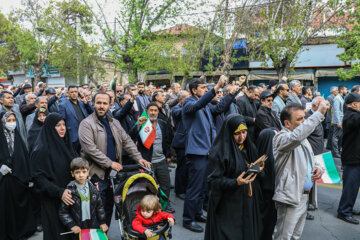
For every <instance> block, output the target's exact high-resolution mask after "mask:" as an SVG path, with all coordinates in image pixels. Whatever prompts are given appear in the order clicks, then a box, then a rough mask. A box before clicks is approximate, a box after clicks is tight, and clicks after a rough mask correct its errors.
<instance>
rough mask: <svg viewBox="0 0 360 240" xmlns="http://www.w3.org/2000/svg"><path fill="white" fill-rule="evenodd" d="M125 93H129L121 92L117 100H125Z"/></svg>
mask: <svg viewBox="0 0 360 240" xmlns="http://www.w3.org/2000/svg"><path fill="white" fill-rule="evenodd" d="M125 95H130V93H127V92H126V93H123V94H121V95H120V96H119V102H122V101H124V100H125Z"/></svg>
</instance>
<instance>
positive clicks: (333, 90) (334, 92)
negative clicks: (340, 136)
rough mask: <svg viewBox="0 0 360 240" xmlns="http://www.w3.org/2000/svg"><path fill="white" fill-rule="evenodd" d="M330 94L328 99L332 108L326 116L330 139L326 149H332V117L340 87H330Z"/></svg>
mask: <svg viewBox="0 0 360 240" xmlns="http://www.w3.org/2000/svg"><path fill="white" fill-rule="evenodd" d="M330 93H331V94H330V95H329V96H328V97H327V98H326V100H327V101H328V102H329V103H330V109H329V111H328V112H327V113H326V118H325V121H326V123H327V125H328V129H329V132H328V137H327V139H328V141H327V144H326V149H329V150H332V135H333V129H332V127H331V118H332V113H333V106H334V98H335V97H336V95H338V93H339V91H338V87H336V86H332V87H331V88H330Z"/></svg>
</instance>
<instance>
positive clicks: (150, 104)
mask: <svg viewBox="0 0 360 240" xmlns="http://www.w3.org/2000/svg"><path fill="white" fill-rule="evenodd" d="M150 107H157V108H158V109H159V106H158V105H157V104H156V103H155V102H151V103H149V104H148V105H147V106H146V111H147V110H149V108H150ZM159 110H160V109H159Z"/></svg>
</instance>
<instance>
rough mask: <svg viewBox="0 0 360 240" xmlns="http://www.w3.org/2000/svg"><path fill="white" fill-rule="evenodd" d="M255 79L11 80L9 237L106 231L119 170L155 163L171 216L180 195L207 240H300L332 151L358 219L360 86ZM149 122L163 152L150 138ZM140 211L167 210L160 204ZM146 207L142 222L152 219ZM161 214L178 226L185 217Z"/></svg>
mask: <svg viewBox="0 0 360 240" xmlns="http://www.w3.org/2000/svg"><path fill="white" fill-rule="evenodd" d="M245 82H246V77H244V76H243V77H240V78H239V80H238V81H234V82H232V83H228V79H227V77H225V76H221V77H220V78H219V80H218V82H217V83H216V84H215V85H209V84H207V82H206V80H205V77H200V78H194V79H191V80H190V81H189V83H188V84H187V85H186V86H183V88H182V87H181V85H180V84H179V83H173V84H172V85H171V86H170V88H168V89H167V88H166V86H165V87H158V88H156V87H155V86H153V85H149V86H146V84H145V83H143V82H138V83H136V84H134V83H129V84H126V85H124V86H120V85H116V78H114V79H113V80H112V81H111V83H103V84H100V85H99V86H97V87H90V86H89V85H88V84H83V85H81V86H76V85H71V86H68V87H67V88H66V89H59V88H58V89H55V88H51V87H47V86H46V83H42V82H41V83H39V84H37V85H36V87H33V86H32V85H30V84H29V83H27V82H25V83H24V84H21V85H20V86H18V87H17V86H10V87H8V88H6V89H5V87H4V86H3V85H1V84H0V119H1V124H0V148H1V154H0V191H1V194H0V204H1V206H2V207H1V208H0V236H3V237H4V239H6V240H19V239H27V238H28V237H30V236H31V235H32V234H33V233H34V232H35V231H43V239H44V240H50V239H51V240H56V239H74V234H73V235H72V236H69V235H60V233H63V232H68V231H72V232H73V233H76V234H78V233H79V232H80V229H81V228H98V229H102V230H103V231H107V230H108V227H109V226H110V224H111V220H112V215H113V208H114V198H113V191H112V188H111V184H110V178H109V176H110V173H111V171H113V170H115V171H117V172H118V171H121V170H122V168H123V165H130V164H139V165H142V166H143V167H145V168H152V170H153V172H154V175H155V178H156V181H157V183H158V184H159V186H160V188H161V189H162V191H163V192H164V193H165V195H166V196H167V197H168V199H169V202H168V203H167V207H166V209H165V211H166V212H168V213H174V212H175V210H174V208H173V206H172V204H171V199H172V198H173V197H177V198H180V199H182V200H183V201H184V205H183V218H182V225H183V227H184V228H185V229H188V230H190V231H193V232H204V231H205V239H214V240H215V239H216V240H217V239H299V238H300V237H301V234H302V231H303V228H304V224H305V220H306V219H309V220H312V219H314V216H313V215H311V214H310V213H309V212H308V211H312V210H315V209H316V208H317V207H318V205H317V194H316V189H317V188H316V180H318V179H320V178H321V176H322V173H323V171H324V169H322V168H321V167H320V166H319V165H318V163H317V162H316V161H315V157H314V156H315V155H319V154H322V153H324V152H326V151H327V149H328V150H330V151H332V153H333V156H334V157H338V158H340V157H341V160H342V167H343V169H344V174H343V181H344V184H343V185H344V187H343V192H342V197H341V199H340V204H339V208H338V216H337V217H338V218H340V219H342V220H344V221H346V222H349V223H353V224H359V221H358V220H357V219H356V218H354V217H353V215H360V212H359V211H356V210H354V209H353V206H354V204H355V201H356V197H357V192H358V189H359V185H360V177H359V176H360V150H359V148H356V144H358V143H359V141H360V139H359V136H360V95H359V94H360V86H359V85H357V86H354V87H353V88H352V89H351V92H350V93H348V90H347V87H345V86H343V85H341V86H338V87H337V86H334V87H331V89H330V91H331V95H330V96H329V97H327V99H326V100H325V99H324V98H323V97H322V96H320V93H318V92H314V91H313V89H312V88H310V87H307V86H302V85H301V82H300V81H297V80H292V81H290V82H288V81H286V79H284V80H282V81H275V80H272V81H270V82H269V85H265V84H259V85H258V86H254V85H250V86H247V85H246V84H245ZM144 112H146V114H145V115H144V114H143V113H144ZM148 120H150V122H151V124H152V127H153V129H154V131H155V138H154V139H153V142H152V144H151V146H148V145H147V144H145V143H144V142H143V140H142V138H141V134H140V130H141V126H142V125H143V124H144V123H145V122H147V121H148ZM326 139H327V141H326ZM175 167H176V170H175V182H174V183H173V184H174V191H175V196H171V195H170V192H171V191H170V190H171V187H172V183H171V180H170V174H169V168H175ZM88 177H90V179H91V181H88V180H87V179H88ZM74 179H75V180H74ZM92 182H93V183H96V187H94V185H93V184H92ZM3 193H6V194H3ZM149 199H151V197H150V198H149ZM144 201H145V200H144ZM148 201H149V202H148V205H149V204H150V202H154V201H155V200H154V199H152V200H148ZM155 202H156V201H155ZM142 204H143V205H141V206H142V208H143V207H144V208H145V209H148V210H151V211H152V214H155V212H156V211H157V205H156V204H155V203H154V204H155V205H154V204H152V205H151V204H150V205H151V206H152V207H150V205H149V206H148V205H146V204H145V202H144V203H142ZM4 206H5V207H4ZM141 206H139V208H138V212H137V214H138V217H139V218H138V220H137V221H139V222H146V213H145V215H144V214H143V212H142V210H143V209H142V208H140V207H141ZM204 211H206V212H207V214H206V215H205V214H204ZM157 216H158V215H157ZM161 216H162V217H163V218H169V221H170V222H171V223H172V224H173V222H174V219H173V215H171V214H170V215H167V214H165V213H164V214H161ZM144 217H145V219H144ZM171 219H172V220H171ZM198 222H204V223H206V228H205V229H203V227H202V226H201V225H199V224H198ZM19 226H21V227H20V228H19ZM134 226H135V225H134ZM136 228H137V229H141V231H143V232H144V236H145V235H146V236H147V237H150V236H151V232H149V231H146V229H145V228H144V227H142V226H139V224H137V225H136Z"/></svg>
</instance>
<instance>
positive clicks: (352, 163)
mask: <svg viewBox="0 0 360 240" xmlns="http://www.w3.org/2000/svg"><path fill="white" fill-rule="evenodd" d="M345 104H346V105H347V107H348V110H347V111H346V113H345V116H344V119H343V122H342V124H343V126H342V127H343V128H342V129H343V132H344V137H343V144H342V146H343V151H342V154H341V162H342V165H343V167H344V173H343V190H342V194H341V199H340V203H339V208H338V218H340V219H342V220H344V221H346V222H349V223H353V224H359V220H357V219H356V218H354V217H353V215H360V211H357V210H354V209H353V207H354V205H355V201H356V198H357V195H358V191H359V187H360V148H359V142H360V95H359V94H358V93H356V92H352V93H350V94H349V95H348V96H347V97H346V99H345Z"/></svg>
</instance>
